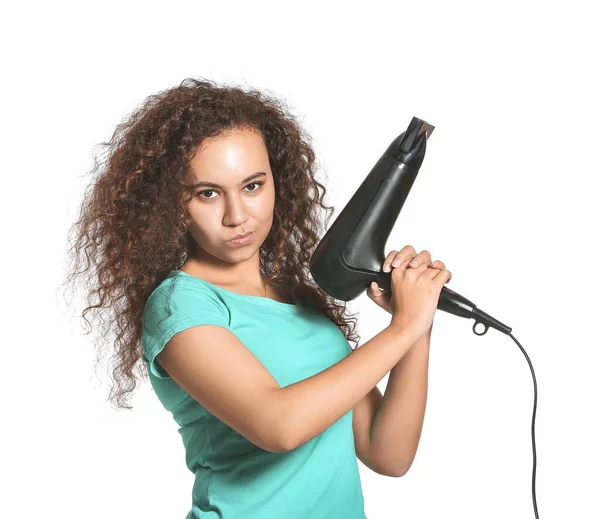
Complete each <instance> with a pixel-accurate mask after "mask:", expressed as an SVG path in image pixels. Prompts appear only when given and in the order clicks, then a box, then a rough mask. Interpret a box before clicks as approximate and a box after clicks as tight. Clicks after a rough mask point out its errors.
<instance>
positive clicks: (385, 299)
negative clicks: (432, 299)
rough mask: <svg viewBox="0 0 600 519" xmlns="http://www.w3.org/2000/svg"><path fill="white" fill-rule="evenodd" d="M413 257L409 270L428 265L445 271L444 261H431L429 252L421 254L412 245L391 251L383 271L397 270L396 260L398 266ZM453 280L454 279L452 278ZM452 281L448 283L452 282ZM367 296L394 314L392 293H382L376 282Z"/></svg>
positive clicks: (424, 251)
mask: <svg viewBox="0 0 600 519" xmlns="http://www.w3.org/2000/svg"><path fill="white" fill-rule="evenodd" d="M410 256H412V257H413V260H412V261H411V262H410V263H409V265H408V267H407V268H410V267H412V268H416V267H418V266H419V265H423V264H427V266H428V267H429V268H434V269H445V268H446V265H445V264H444V262H443V261H440V260H437V261H433V262H432V261H431V254H430V253H429V251H426V250H423V251H421V252H420V253H419V254H417V251H416V250H415V249H414V248H413V247H412V245H407V246H406V247H404V248H403V249H402V250H401V251H400V252H398V251H397V250H393V251H391V252H390V253H389V254H388V255H387V257H386V258H385V261H384V262H383V265H382V270H383V271H384V272H391V270H392V269H393V268H396V266H397V265H394V260H395V259H398V264H400V263H401V262H402V260H403V259H404V258H408V257H410ZM450 279H452V278H450ZM450 279H449V280H448V281H450ZM448 281H447V282H448ZM447 282H446V283H447ZM367 295H368V296H369V299H371V300H372V301H373V302H374V303H375V304H376V305H377V306H379V307H381V308H383V309H384V310H385V311H386V312H388V313H390V314H391V313H392V292H391V291H382V290H381V289H380V288H379V285H378V284H377V282H376V281H373V282H372V283H371V285H370V286H369V288H368V289H367Z"/></svg>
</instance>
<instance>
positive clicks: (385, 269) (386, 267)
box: [383, 264, 392, 272]
mask: <svg viewBox="0 0 600 519" xmlns="http://www.w3.org/2000/svg"><path fill="white" fill-rule="evenodd" d="M390 270H392V267H390V266H389V265H387V264H386V265H384V266H383V271H384V272H389V271H390Z"/></svg>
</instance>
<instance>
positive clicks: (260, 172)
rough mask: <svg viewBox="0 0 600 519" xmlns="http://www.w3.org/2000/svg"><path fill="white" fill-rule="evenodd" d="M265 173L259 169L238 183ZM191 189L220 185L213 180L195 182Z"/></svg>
mask: <svg viewBox="0 0 600 519" xmlns="http://www.w3.org/2000/svg"><path fill="white" fill-rule="evenodd" d="M265 175H266V173H265V172H264V171H259V172H258V173H254V174H252V175H250V176H249V177H246V178H245V179H244V180H242V181H241V182H240V185H242V184H245V183H246V182H250V181H251V180H253V179H255V178H258V177H263V176H265ZM191 187H192V189H196V188H198V187H214V188H217V189H219V188H221V187H222V186H220V185H219V184H215V183H214V182H196V183H195V184H192V186H191Z"/></svg>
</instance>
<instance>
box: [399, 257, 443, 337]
mask: <svg viewBox="0 0 600 519" xmlns="http://www.w3.org/2000/svg"><path fill="white" fill-rule="evenodd" d="M410 249H412V252H411V250H410ZM398 254H399V255H400V254H405V257H404V258H403V261H401V263H400V265H398V266H397V267H392V280H391V292H392V294H391V300H392V322H391V325H393V326H398V327H399V328H401V329H404V328H407V327H408V328H409V329H411V330H412V331H413V332H414V333H415V335H416V337H417V338H421V337H422V336H423V335H425V334H426V333H427V331H428V330H429V328H431V325H432V323H433V317H434V315H435V311H436V309H437V305H438V302H439V299H440V293H441V291H442V287H443V286H444V284H445V283H447V282H448V280H449V279H450V278H451V277H452V273H451V272H450V271H449V270H447V269H436V268H432V267H430V266H429V261H430V260H429V259H427V260H426V261H423V262H422V263H421V264H420V265H418V266H417V267H416V268H413V267H411V266H409V263H410V262H411V261H412V260H413V258H415V257H416V256H417V254H416V251H415V250H414V249H413V248H412V247H410V248H409V249H408V250H407V248H406V247H405V248H404V249H402V251H401V252H400V253H398ZM428 254H429V253H427V255H428Z"/></svg>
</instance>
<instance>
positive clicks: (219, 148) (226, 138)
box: [190, 130, 268, 171]
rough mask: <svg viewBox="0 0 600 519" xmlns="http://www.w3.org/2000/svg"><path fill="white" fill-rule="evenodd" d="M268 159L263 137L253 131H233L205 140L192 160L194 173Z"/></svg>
mask: <svg viewBox="0 0 600 519" xmlns="http://www.w3.org/2000/svg"><path fill="white" fill-rule="evenodd" d="M265 157H267V158H268V153H267V148H266V146H265V142H264V139H263V137H262V135H261V134H260V133H259V132H257V131H252V130H231V131H228V132H226V133H223V134H220V135H217V136H215V137H209V138H208V139H205V140H204V141H203V142H202V143H201V144H200V145H199V146H198V148H197V149H196V151H195V153H194V156H193V157H192V158H191V160H190V165H191V166H192V170H193V171H198V170H200V169H205V168H210V167H211V166H212V167H215V166H216V167H217V168H225V169H228V168H234V169H235V168H236V167H238V166H240V165H242V164H243V163H253V162H257V161H258V162H260V161H264V160H265Z"/></svg>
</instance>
